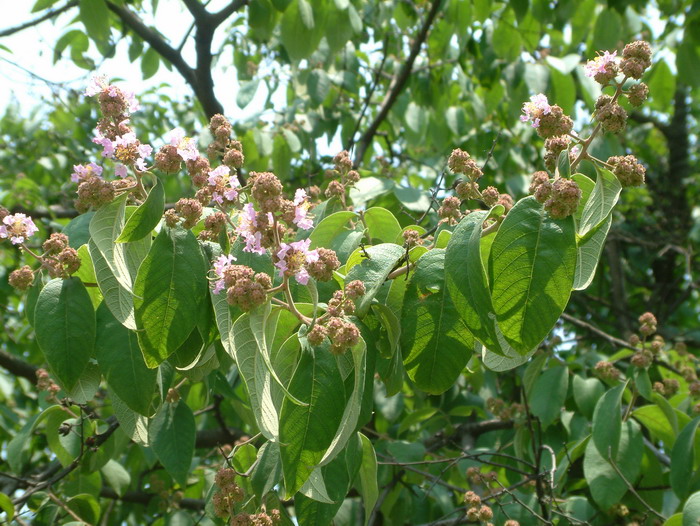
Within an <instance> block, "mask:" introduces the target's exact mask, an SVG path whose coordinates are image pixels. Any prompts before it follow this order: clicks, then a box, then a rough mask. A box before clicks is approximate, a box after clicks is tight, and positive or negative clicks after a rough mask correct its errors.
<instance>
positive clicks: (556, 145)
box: [530, 135, 571, 193]
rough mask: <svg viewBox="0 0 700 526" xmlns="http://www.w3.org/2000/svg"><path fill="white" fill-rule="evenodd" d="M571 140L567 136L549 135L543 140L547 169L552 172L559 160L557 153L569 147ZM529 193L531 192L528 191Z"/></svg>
mask: <svg viewBox="0 0 700 526" xmlns="http://www.w3.org/2000/svg"><path fill="white" fill-rule="evenodd" d="M570 143H571V140H570V139H569V137H568V136H566V135H562V136H560V137H550V138H549V139H547V140H545V141H544V148H545V155H544V164H545V166H546V167H547V170H549V171H550V172H554V169H555V168H556V166H557V161H558V160H559V154H560V153H561V152H563V151H564V150H566V149H567V148H568V147H569V144H570ZM530 193H533V192H532V191H530Z"/></svg>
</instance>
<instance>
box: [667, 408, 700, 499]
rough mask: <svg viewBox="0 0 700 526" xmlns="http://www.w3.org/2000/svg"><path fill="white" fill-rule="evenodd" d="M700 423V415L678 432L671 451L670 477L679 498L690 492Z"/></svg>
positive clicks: (683, 497)
mask: <svg viewBox="0 0 700 526" xmlns="http://www.w3.org/2000/svg"><path fill="white" fill-rule="evenodd" d="M698 424H700V417H696V418H694V419H693V420H692V421H691V422H690V423H689V424H688V425H686V426H685V427H684V428H683V430H682V431H681V432H680V433H679V434H678V438H677V439H676V443H675V445H674V446H673V451H672V452H671V473H670V475H669V479H670V482H671V487H672V488H673V492H674V493H675V494H676V495H677V496H678V498H679V499H681V500H683V499H685V498H686V497H687V496H688V494H689V493H690V488H691V482H692V480H693V476H692V475H693V464H694V462H695V431H696V430H697V428H698Z"/></svg>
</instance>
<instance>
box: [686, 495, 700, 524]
mask: <svg viewBox="0 0 700 526" xmlns="http://www.w3.org/2000/svg"><path fill="white" fill-rule="evenodd" d="M698 524H700V491H698V492H695V493H693V494H692V495H691V496H690V497H688V500H687V501H685V505H684V506H683V526H697V525H698Z"/></svg>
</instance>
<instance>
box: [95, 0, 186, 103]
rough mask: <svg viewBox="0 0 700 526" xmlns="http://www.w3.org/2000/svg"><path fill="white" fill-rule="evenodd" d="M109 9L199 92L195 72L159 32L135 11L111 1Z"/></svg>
mask: <svg viewBox="0 0 700 526" xmlns="http://www.w3.org/2000/svg"><path fill="white" fill-rule="evenodd" d="M107 7H109V9H110V10H111V11H112V12H113V13H115V14H116V15H117V16H118V17H119V18H120V19H121V21H122V22H123V23H124V24H125V25H126V26H127V27H128V28H130V29H131V30H132V31H133V32H134V33H136V34H137V35H138V36H140V37H141V38H142V39H143V40H145V41H146V42H147V43H148V44H149V45H150V46H151V47H152V48H153V49H154V50H155V51H156V52H157V53H158V54H159V55H160V56H161V57H163V58H165V59H166V60H168V61H169V62H170V63H171V64H172V65H173V66H175V69H177V71H178V73H180V75H182V77H183V78H184V79H185V82H187V83H188V84H189V85H190V86H191V87H192V89H193V90H194V91H195V93H196V92H197V84H198V82H197V77H196V75H195V72H194V70H193V69H192V68H191V67H190V66H189V65H188V64H187V63H186V62H185V59H183V58H182V55H181V54H180V53H179V52H178V50H177V49H175V48H174V47H172V46H171V45H170V44H168V43H167V42H166V41H165V40H164V39H163V37H161V36H160V35H159V34H158V33H157V32H155V31H154V30H153V29H151V28H150V27H148V26H147V25H146V24H144V23H143V20H141V18H139V16H138V15H136V13H134V12H133V11H131V10H129V9H127V8H126V7H122V6H121V5H117V4H115V3H113V2H110V1H108V2H107Z"/></svg>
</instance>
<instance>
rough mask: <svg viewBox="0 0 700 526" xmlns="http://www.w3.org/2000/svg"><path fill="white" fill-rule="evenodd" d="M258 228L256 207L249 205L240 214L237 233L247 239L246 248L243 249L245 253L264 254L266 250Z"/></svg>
mask: <svg viewBox="0 0 700 526" xmlns="http://www.w3.org/2000/svg"><path fill="white" fill-rule="evenodd" d="M257 226H258V219H257V212H256V211H255V207H254V206H253V204H252V203H247V204H246V205H245V206H244V207H243V210H241V213H240V214H238V226H237V227H236V232H237V233H238V234H239V235H241V236H243V239H245V247H244V248H243V250H244V251H245V252H252V253H254V254H264V253H265V249H264V248H263V246H262V244H261V241H262V236H261V234H260V232H258V231H257Z"/></svg>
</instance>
